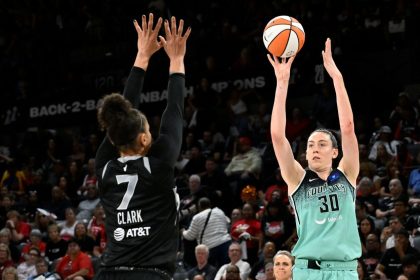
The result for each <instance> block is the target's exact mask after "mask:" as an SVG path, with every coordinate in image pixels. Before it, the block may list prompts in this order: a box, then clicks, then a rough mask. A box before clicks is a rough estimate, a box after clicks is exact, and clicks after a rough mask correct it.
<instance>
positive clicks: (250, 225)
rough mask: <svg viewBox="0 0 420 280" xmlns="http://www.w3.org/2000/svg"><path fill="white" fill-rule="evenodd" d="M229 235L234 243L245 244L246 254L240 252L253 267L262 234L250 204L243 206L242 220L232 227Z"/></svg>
mask: <svg viewBox="0 0 420 280" xmlns="http://www.w3.org/2000/svg"><path fill="white" fill-rule="evenodd" d="M230 234H231V235H232V238H233V240H235V241H236V242H240V243H242V242H244V243H245V244H246V246H245V247H246V252H243V251H242V254H243V257H244V259H245V260H247V262H248V263H249V264H250V265H254V264H255V262H256V261H257V259H258V251H259V249H260V246H261V244H260V242H262V232H261V223H260V221H258V220H257V219H256V218H255V210H254V207H253V206H252V205H251V204H249V203H245V204H244V205H243V207H242V219H240V220H238V221H236V223H235V224H233V225H232V228H231V231H230Z"/></svg>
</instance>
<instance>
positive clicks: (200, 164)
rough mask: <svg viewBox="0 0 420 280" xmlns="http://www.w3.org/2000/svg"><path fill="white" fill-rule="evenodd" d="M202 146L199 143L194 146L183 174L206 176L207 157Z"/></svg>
mask: <svg viewBox="0 0 420 280" xmlns="http://www.w3.org/2000/svg"><path fill="white" fill-rule="evenodd" d="M201 149H202V148H201V145H200V144H199V143H197V144H195V145H193V146H192V147H191V149H190V155H189V158H188V162H187V164H186V165H185V166H184V168H183V169H182V173H185V174H187V175H188V176H191V175H192V174H198V175H199V176H201V175H202V174H204V172H205V170H206V168H205V165H206V157H205V156H204V155H203V153H202V151H201Z"/></svg>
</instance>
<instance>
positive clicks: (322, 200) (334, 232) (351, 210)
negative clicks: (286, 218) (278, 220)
mask: <svg viewBox="0 0 420 280" xmlns="http://www.w3.org/2000/svg"><path fill="white" fill-rule="evenodd" d="M355 199H356V189H355V188H354V187H353V186H352V185H351V184H350V182H349V181H348V180H347V178H346V176H345V175H344V174H343V172H341V171H340V170H339V169H335V170H333V171H332V172H331V174H330V176H329V177H328V179H327V181H324V180H322V179H321V178H319V177H318V175H317V174H316V173H315V172H313V171H311V170H307V171H306V174H305V175H304V177H303V179H302V182H301V183H300V184H299V186H298V187H297V189H296V190H295V192H294V193H292V194H291V195H290V196H289V200H290V202H291V205H292V206H293V208H294V210H295V220H296V228H297V234H298V238H299V239H298V241H297V243H296V245H295V247H294V248H293V251H292V253H293V255H294V256H295V257H296V258H298V259H312V260H320V261H323V260H324V261H326V260H328V261H349V260H354V259H357V258H359V257H360V256H361V243H360V238H359V234H358V230H357V220H356V213H355Z"/></svg>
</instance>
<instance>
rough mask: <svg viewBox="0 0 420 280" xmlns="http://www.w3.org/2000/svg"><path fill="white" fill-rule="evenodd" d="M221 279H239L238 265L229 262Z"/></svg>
mask: <svg viewBox="0 0 420 280" xmlns="http://www.w3.org/2000/svg"><path fill="white" fill-rule="evenodd" d="M222 279H223V280H241V271H240V270H239V267H238V266H237V265H234V264H229V265H228V266H227V267H226V276H225V277H223V278H222Z"/></svg>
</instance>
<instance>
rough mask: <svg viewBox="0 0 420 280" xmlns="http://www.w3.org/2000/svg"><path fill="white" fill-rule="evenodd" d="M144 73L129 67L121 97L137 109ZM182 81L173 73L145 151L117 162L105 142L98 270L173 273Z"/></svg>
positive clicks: (100, 162) (100, 156)
mask: <svg viewBox="0 0 420 280" xmlns="http://www.w3.org/2000/svg"><path fill="white" fill-rule="evenodd" d="M143 77H144V71H143V70H142V69H140V68H135V67H134V68H133V69H132V71H131V73H130V76H129V78H128V81H127V85H126V88H125V91H124V96H125V97H126V98H127V99H128V100H130V101H131V102H132V103H133V106H137V105H138V102H139V94H140V91H141V88H142V84H143ZM184 83H185V78H184V75H182V74H172V75H170V78H169V85H168V103H167V107H166V109H165V111H164V113H163V115H162V121H161V127H160V131H159V136H158V138H157V139H156V141H154V142H153V144H152V146H151V148H150V150H149V153H148V154H147V155H146V156H144V157H142V156H130V157H122V158H118V155H116V150H115V148H114V147H113V146H112V145H111V143H110V141H109V140H108V139H107V138H106V139H105V140H104V142H103V143H102V144H101V147H100V148H99V149H98V152H97V156H96V167H97V175H98V185H99V192H100V198H101V203H102V204H103V207H104V210H105V214H106V219H105V229H106V234H107V236H108V241H107V246H106V249H105V252H104V254H103V255H102V261H101V266H103V267H115V266H117V267H118V266H127V267H145V268H147V267H157V268H160V269H164V270H166V271H167V272H168V273H170V274H172V273H173V272H174V269H175V259H176V252H177V248H178V244H177V242H178V220H177V217H178V214H177V213H178V204H179V199H178V195H177V193H176V189H175V183H174V165H175V162H176V159H177V157H178V155H179V152H180V149H181V142H182V121H183V117H182V112H183V104H184V94H185V84H184Z"/></svg>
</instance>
